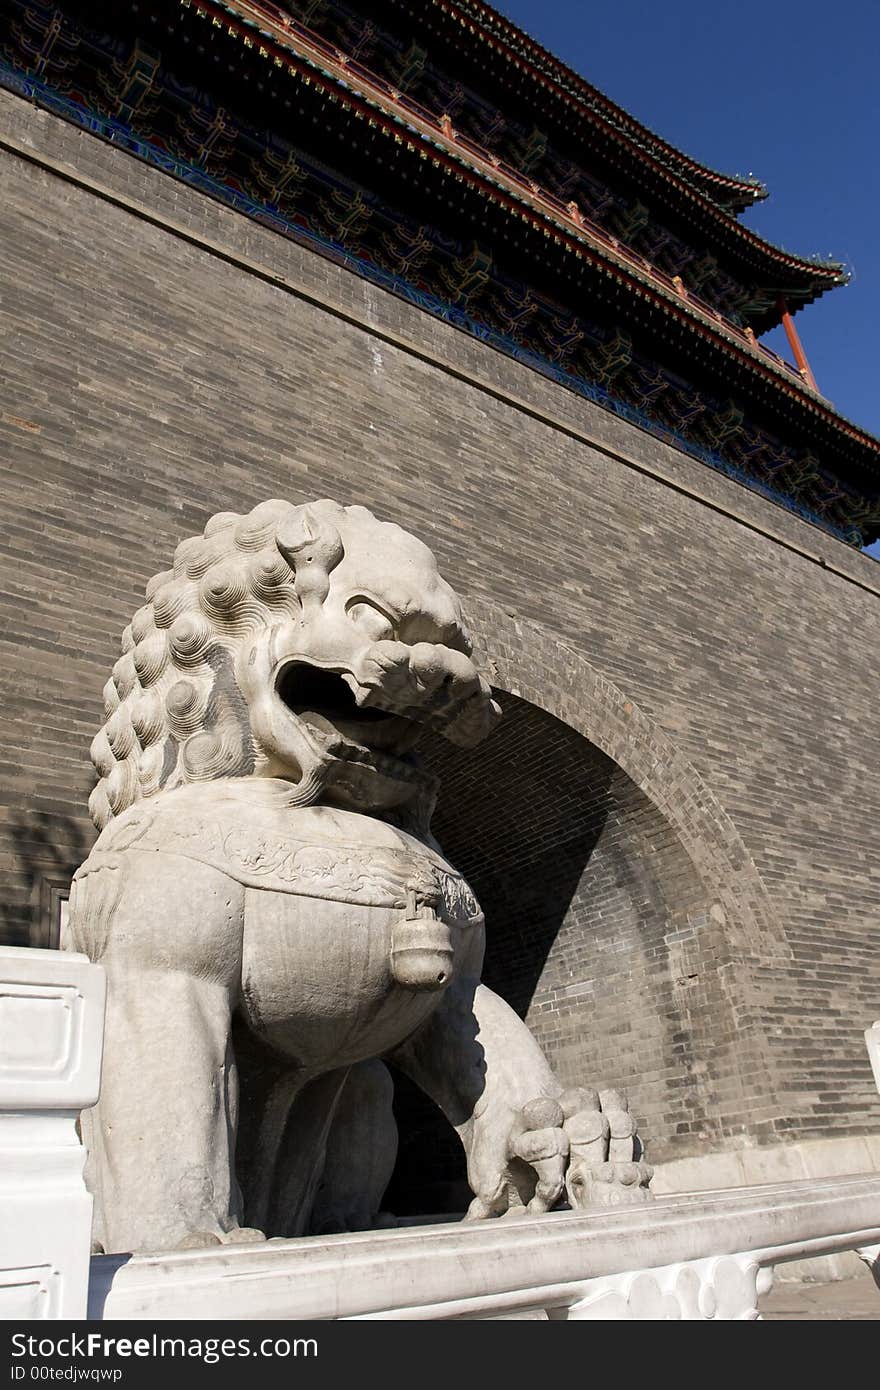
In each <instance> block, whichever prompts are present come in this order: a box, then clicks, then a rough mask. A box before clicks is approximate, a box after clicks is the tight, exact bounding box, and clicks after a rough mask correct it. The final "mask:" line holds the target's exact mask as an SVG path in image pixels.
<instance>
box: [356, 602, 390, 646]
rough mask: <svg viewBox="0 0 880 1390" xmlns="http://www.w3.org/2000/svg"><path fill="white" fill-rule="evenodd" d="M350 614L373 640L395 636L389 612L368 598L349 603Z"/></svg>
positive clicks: (358, 626) (386, 639) (360, 629)
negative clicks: (385, 611)
mask: <svg viewBox="0 0 880 1390" xmlns="http://www.w3.org/2000/svg"><path fill="white" fill-rule="evenodd" d="M348 616H349V617H350V618H351V620H352V622H353V623H354V624H355V626H356V627H357V628H358V630H359V631H360V632H362V633H363V634H364V636H365V637H367V638H368V639H369V640H370V641H371V642H387V641H389V640H391V639H393V637H394V624H393V622H392V621H391V619H390V618H389V617H388V614H387V613H383V612H382V610H381V609H380V608H377V607H376V605H375V604H373V603H370V602H368V600H367V599H363V598H358V599H354V600H353V602H352V603H350V604H349V605H348Z"/></svg>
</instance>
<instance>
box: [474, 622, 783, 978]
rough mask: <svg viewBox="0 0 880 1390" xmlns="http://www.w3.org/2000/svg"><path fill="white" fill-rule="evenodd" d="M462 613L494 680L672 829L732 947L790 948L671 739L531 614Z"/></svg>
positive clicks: (730, 830) (752, 952)
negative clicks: (579, 740)
mask: <svg viewBox="0 0 880 1390" xmlns="http://www.w3.org/2000/svg"><path fill="white" fill-rule="evenodd" d="M467 611H468V619H469V624H470V629H471V633H472V636H473V638H474V645H475V648H476V652H477V655H478V659H480V660H481V661H482V669H483V671H484V673H485V674H486V676H487V677H488V679H489V680H490V681H491V683H492V684H493V685H494V686H496V687H499V688H501V689H502V690H507V691H510V692H511V693H512V694H513V695H516V696H519V697H520V698H521V699H524V700H527V701H529V702H530V703H531V704H533V705H537V706H538V707H539V708H540V709H543V710H545V711H546V712H547V713H549V714H552V715H554V716H555V717H556V718H557V719H559V720H561V721H562V722H563V723H564V724H567V725H569V726H570V727H571V728H573V729H575V730H576V731H577V732H578V733H579V734H581V735H582V736H583V737H584V738H586V739H587V740H588V741H589V742H590V743H591V744H593V745H595V747H597V748H598V749H600V750H601V752H603V753H605V754H606V755H607V756H608V757H609V758H611V759H612V760H613V762H614V763H616V764H617V766H618V767H619V768H620V769H621V770H622V771H623V772H624V773H625V774H626V776H627V777H629V778H630V780H631V781H632V782H633V783H634V784H635V785H636V787H638V788H639V790H640V791H642V792H643V793H644V794H645V796H646V797H647V798H648V799H649V801H651V802H652V803H653V805H654V806H656V808H657V810H658V811H659V812H660V814H661V815H662V816H663V817H664V818H665V819H666V820H667V822H668V823H669V825H670V826H671V827H672V828H673V830H674V831H675V833H676V835H677V837H678V839H679V841H680V843H681V845H682V847H683V848H684V850H685V851H686V853H687V855H688V856H689V858H690V860H691V862H692V863H693V865H694V868H695V870H696V872H697V874H698V875H699V877H700V879H701V881H702V882H703V884H704V886H705V888H706V890H707V892H708V893H709V894H711V895H712V897H713V899H714V903H715V905H714V909H713V912H714V915H715V916H716V918H718V920H719V921H720V923H721V924H722V925H723V929H724V935H725V939H726V941H727V944H728V946H729V948H730V950H731V952H732V954H733V955H734V956H743V955H745V956H753V957H760V959H761V961H762V962H763V963H764V964H768V963H770V962H771V961H773V960H779V959H789V958H790V955H791V949H790V947H789V945H788V943H787V941H786V938H785V934H784V932H783V930H782V926H781V924H780V923H779V921H778V918H777V917H776V914H775V913H774V912H773V910H772V906H771V904H770V900H769V897H768V894H767V890H766V888H765V887H764V884H763V881H762V879H761V877H760V875H759V873H758V870H757V868H756V866H755V864H754V861H753V860H752V858H751V855H750V854H749V852H748V850H747V849H746V846H745V844H744V843H743V841H742V838H741V836H740V834H739V832H738V830H737V829H736V827H735V825H734V824H733V822H732V820H731V819H730V817H729V816H728V814H727V812H726V811H725V810H724V808H723V807H722V806H721V804H720V802H719V801H718V799H717V797H716V796H715V795H714V793H713V792H712V791H711V790H710V789H709V787H708V786H707V785H706V783H705V781H704V780H703V778H702V777H701V775H700V773H699V772H698V771H697V769H696V768H695V767H694V765H693V764H692V763H691V762H690V761H689V759H688V758H686V757H685V755H684V754H683V753H682V752H681V750H680V749H678V748H677V747H676V746H675V743H674V742H673V740H672V739H671V738H670V737H669V736H668V735H667V734H665V733H664V732H663V730H662V729H660V728H659V727H658V725H657V724H656V723H655V721H653V720H652V719H651V718H650V717H649V716H648V715H647V714H646V713H644V711H642V710H640V709H639V707H638V706H637V705H636V704H635V702H634V701H633V700H631V699H629V698H628V697H627V695H626V694H625V693H624V692H623V691H622V690H621V689H620V688H619V687H618V686H617V685H615V684H614V683H613V682H612V681H610V680H608V679H607V678H606V677H605V676H603V675H601V674H600V673H599V672H598V671H597V670H596V669H595V667H594V666H592V665H591V663H590V662H589V660H588V659H587V657H586V656H585V655H584V654H583V653H582V652H580V651H578V650H577V648H576V647H574V646H573V645H572V644H571V643H569V642H562V641H560V640H559V639H558V638H556V637H553V636H552V635H550V634H548V633H546V632H545V631H544V630H543V629H541V628H540V627H539V626H538V625H537V624H536V623H533V622H530V621H528V620H526V619H521V618H517V617H514V616H513V615H512V614H510V613H509V612H507V611H505V610H504V609H502V608H501V607H500V606H498V605H497V604H494V603H491V602H487V601H485V600H472V601H471V602H470V603H469V604H468V610H467Z"/></svg>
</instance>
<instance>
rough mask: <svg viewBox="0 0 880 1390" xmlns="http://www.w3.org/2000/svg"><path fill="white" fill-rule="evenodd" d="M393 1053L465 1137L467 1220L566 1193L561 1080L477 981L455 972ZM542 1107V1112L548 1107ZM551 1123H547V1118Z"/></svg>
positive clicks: (539, 1207)
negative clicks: (418, 1024) (431, 1010)
mask: <svg viewBox="0 0 880 1390" xmlns="http://www.w3.org/2000/svg"><path fill="white" fill-rule="evenodd" d="M390 1060H391V1061H393V1062H394V1064H395V1065H396V1066H398V1067H400V1068H401V1070H402V1071H405V1072H406V1073H407V1075H409V1076H410V1077H411V1078H412V1080H413V1081H415V1083H416V1085H418V1086H420V1087H421V1088H422V1090H424V1091H425V1092H426V1094H427V1095H429V1096H430V1097H431V1098H432V1100H434V1101H435V1102H436V1104H437V1105H439V1106H440V1108H441V1110H442V1111H443V1113H444V1114H445V1115H446V1117H447V1119H448V1120H449V1121H450V1123H451V1124H452V1125H453V1126H454V1127H455V1129H456V1131H457V1132H458V1135H459V1137H460V1139H461V1141H462V1144H463V1145H464V1149H465V1153H466V1155H467V1164H468V1182H469V1184H470V1188H471V1191H472V1192H473V1194H474V1199H473V1201H472V1203H471V1206H470V1209H469V1211H468V1216H469V1217H471V1218H480V1217H487V1216H499V1215H502V1214H504V1213H506V1212H514V1211H516V1210H522V1209H523V1208H524V1207H525V1206H526V1204H528V1208H529V1210H531V1211H547V1210H549V1208H550V1207H551V1206H552V1205H553V1204H554V1203H555V1202H556V1201H557V1200H558V1198H559V1197H560V1196H561V1195H562V1193H563V1188H564V1180H565V1169H566V1159H567V1153H568V1146H567V1139H566V1136H565V1134H564V1132H563V1130H562V1129H561V1121H562V1114H561V1111H560V1112H559V1116H558V1119H557V1114H556V1112H557V1110H558V1109H559V1107H558V1105H557V1104H556V1100H555V1098H556V1097H557V1096H558V1095H559V1092H560V1089H561V1088H560V1086H559V1083H558V1082H557V1080H556V1078H555V1077H554V1075H553V1073H552V1071H551V1070H550V1066H549V1064H548V1062H547V1059H546V1058H545V1057H544V1054H543V1052H542V1051H541V1049H540V1047H539V1046H538V1044H537V1042H536V1041H535V1039H534V1038H533V1037H532V1035H531V1033H530V1032H529V1030H528V1028H527V1027H526V1025H525V1024H524V1023H523V1021H522V1019H521V1018H519V1016H518V1015H517V1014H515V1013H514V1011H513V1009H511V1008H510V1006H509V1005H508V1004H505V1002H504V1000H503V999H500V998H499V997H498V995H497V994H493V992H492V991H491V990H490V989H487V988H486V986H485V985H482V984H480V983H479V982H478V981H477V980H475V979H473V978H471V979H467V978H464V979H458V980H456V981H454V982H453V984H452V985H451V986H450V988H449V989H448V990H447V992H446V994H445V996H444V998H443V1001H442V1003H441V1004H440V1006H439V1008H438V1009H437V1011H436V1012H435V1013H434V1014H433V1015H432V1016H431V1018H430V1019H429V1020H428V1022H427V1023H426V1024H425V1025H424V1026H423V1027H422V1028H421V1029H420V1030H419V1031H418V1033H416V1035H415V1036H414V1037H413V1038H411V1039H410V1040H409V1041H408V1042H407V1043H406V1044H405V1045H404V1046H403V1047H402V1048H400V1049H399V1050H398V1051H396V1052H394V1053H393V1054H392V1055H391V1057H390ZM545 1111H546V1114H545ZM548 1121H549V1123H548Z"/></svg>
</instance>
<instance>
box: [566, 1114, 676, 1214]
mask: <svg viewBox="0 0 880 1390" xmlns="http://www.w3.org/2000/svg"><path fill="white" fill-rule="evenodd" d="M560 1106H561V1109H562V1111H563V1114H564V1117H565V1118H564V1121H563V1129H564V1131H565V1133H566V1135H567V1137H568V1141H569V1152H570V1157H569V1162H568V1167H567V1170H566V1175H565V1190H566V1194H567V1196H568V1200H569V1202H570V1204H571V1206H572V1207H576V1208H578V1209H581V1210H582V1209H584V1208H588V1207H597V1206H602V1207H612V1206H628V1205H631V1204H633V1203H635V1202H644V1201H648V1200H649V1199H650V1198H651V1196H652V1193H651V1192H650V1190H649V1184H650V1182H651V1178H652V1177H653V1175H654V1170H653V1168H652V1167H651V1165H650V1164H649V1163H646V1162H645V1160H644V1157H643V1153H644V1150H643V1147H642V1142H641V1140H640V1139H639V1136H638V1134H637V1133H636V1123H635V1120H634V1119H633V1117H632V1115H631V1114H630V1113H629V1103H628V1101H627V1098H626V1096H625V1095H624V1093H623V1092H622V1091H615V1090H608V1091H598V1092H597V1091H592V1090H583V1089H580V1088H578V1089H575V1090H571V1091H566V1092H565V1093H564V1094H563V1095H562V1096H560Z"/></svg>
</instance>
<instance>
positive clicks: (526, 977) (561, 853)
mask: <svg viewBox="0 0 880 1390" xmlns="http://www.w3.org/2000/svg"><path fill="white" fill-rule="evenodd" d="M496 694H497V698H498V699H499V701H500V703H501V705H502V707H503V710H504V718H503V720H502V721H501V723H500V725H499V727H498V729H497V731H496V732H495V733H493V735H492V737H491V738H490V739H489V740H487V742H486V743H485V744H484V745H483V746H482V747H481V748H478V749H477V750H475V751H473V752H467V753H465V752H462V751H461V750H459V749H456V748H454V747H453V746H452V745H450V744H448V743H445V742H444V741H443V740H441V739H439V738H431V739H429V740H425V743H424V745H423V752H424V756H425V759H426V761H427V762H428V764H429V766H430V767H431V769H432V771H434V772H435V773H436V774H437V775H438V777H439V778H440V781H441V790H440V796H439V800H438V805H437V811H436V814H435V817H434V822H433V829H434V833H435V835H436V837H437V839H438V841H439V842H440V844H441V845H442V847H443V850H444V853H445V854H446V856H447V857H448V858H449V859H450V860H451V862H452V863H453V864H455V865H456V867H457V868H459V869H460V870H461V871H462V872H463V873H464V874H465V875H466V877H467V878H468V881H469V882H470V884H471V887H472V888H473V889H474V891H475V893H476V895H477V897H478V899H479V900H480V903H481V905H482V908H483V911H484V912H485V915H486V927H487V931H486V935H487V945H486V962H485V967H484V971H483V979H484V981H485V982H486V984H488V985H489V986H490V988H492V989H494V990H495V991H496V992H497V993H498V994H500V995H501V996H502V997H503V998H504V999H506V1000H507V1002H508V1003H509V1004H510V1005H511V1006H512V1007H513V1008H514V1009H515V1010H516V1011H517V1012H518V1013H519V1014H520V1016H521V1017H523V1018H525V1019H526V1020H527V1022H528V1024H529V1027H530V1028H531V1030H532V1032H533V1033H534V1034H535V1036H536V1037H537V1038H538V1041H539V1042H540V1043H541V1045H542V1047H543V1048H544V1051H545V1053H546V1054H547V1056H548V1059H549V1061H550V1063H551V1065H552V1066H553V1068H554V1070H555V1071H556V1073H557V1075H558V1076H559V1078H560V1081H561V1082H562V1083H563V1084H564V1085H585V1084H598V1085H602V1086H606V1085H607V1086H622V1087H624V1088H625V1089H627V1090H628V1091H629V1093H630V1097H631V1102H632V1107H633V1109H634V1111H635V1112H636V1113H637V1115H638V1117H639V1123H640V1128H641V1130H642V1133H643V1136H644V1137H645V1138H646V1139H648V1140H653V1141H654V1144H655V1157H659V1156H660V1152H659V1151H660V1150H662V1149H663V1148H664V1146H668V1144H669V1142H670V1140H671V1139H672V1138H673V1137H674V1136H675V1134H676V1133H677V1132H678V1133H685V1132H687V1133H690V1132H691V1130H692V1128H693V1126H694V1124H695V1121H697V1122H698V1121H699V1119H700V1116H701V1115H702V1114H703V1113H704V1112H703V1107H702V1104H701V1097H700V1096H699V1095H698V1094H697V1092H698V1090H699V1086H698V1070H699V1069H698V1068H693V1067H691V1066H690V1063H689V1059H688V1052H689V1046H690V1042H691V1022H690V1019H689V1017H687V1015H688V1006H687V999H686V994H687V989H686V986H685V987H684V988H683V986H682V982H681V980H680V979H679V975H678V973H677V972H679V971H680V970H682V969H685V970H686V965H685V966H683V965H682V964H681V961H682V959H683V957H681V953H680V951H679V949H678V943H679V942H682V941H687V940H693V939H694V938H695V935H696V933H697V931H698V930H704V931H705V930H708V929H709V927H710V924H709V919H708V906H709V904H708V901H707V898H706V892H705V889H704V887H703V885H702V884H701V882H700V880H699V878H698V875H697V874H696V872H695V870H694V868H693V865H692V864H691V861H690V859H689V858H688V856H687V854H686V852H685V851H684V849H683V847H682V845H681V843H680V841H679V839H678V837H677V835H676V834H675V832H674V830H673V829H672V827H671V826H670V825H669V823H668V821H667V820H666V819H665V818H664V817H663V816H662V815H661V813H660V812H659V811H658V809H657V808H656V806H654V804H653V803H652V802H651V801H650V800H649V799H648V798H647V797H646V796H645V795H644V794H643V793H642V792H641V791H640V790H639V788H638V787H636V785H635V783H634V782H632V781H631V779H630V778H629V777H627V776H626V775H625V774H624V773H623V772H622V771H621V769H620V768H619V767H618V766H617V764H616V763H615V762H614V761H613V759H611V758H610V757H608V756H607V755H606V754H605V753H603V752H602V751H601V750H600V749H598V748H597V747H596V746H595V745H594V744H592V743H590V742H589V740H588V739H586V738H584V737H583V736H582V735H581V734H579V733H578V732H577V731H576V730H575V729H572V728H571V727H570V726H569V725H567V724H565V723H563V722H562V721H561V720H559V719H557V718H556V717H555V716H553V715H551V714H548V713H547V712H546V711H545V710H542V709H540V708H539V707H538V706H536V705H533V704H530V703H529V702H528V701H526V700H523V699H520V698H519V697H517V696H515V695H512V694H509V693H506V692H496ZM680 996H685V997H680ZM670 1057H673V1059H674V1061H673V1063H672V1066H671V1069H670V1065H669V1060H668V1059H669V1058H670ZM663 1059H666V1062H665V1063H664V1060H663ZM664 1066H665V1067H666V1070H667V1072H670V1071H671V1073H672V1074H670V1075H661V1069H662V1068H663V1067H664ZM395 1083H396V1084H395V1111H396V1113H397V1116H398V1123H399V1128H400V1153H399V1158H398V1163H397V1168H396V1170H395V1174H394V1178H393V1179H392V1183H391V1186H390V1188H389V1191H388V1194H387V1199H386V1205H387V1206H388V1207H389V1208H390V1209H391V1210H392V1211H397V1212H399V1213H414V1212H424V1211H426V1210H431V1211H437V1212H441V1211H444V1210H461V1209H462V1207H463V1205H465V1204H466V1201H467V1187H466V1183H465V1180H464V1179H465V1173H464V1162H463V1157H462V1154H461V1148H460V1145H459V1143H458V1139H457V1137H456V1135H455V1133H454V1131H453V1130H452V1129H451V1127H450V1126H449V1125H448V1124H447V1122H446V1121H445V1120H444V1118H443V1116H442V1115H441V1114H440V1112H439V1111H438V1110H437V1109H436V1107H435V1106H434V1105H433V1104H432V1103H431V1102H430V1101H429V1100H427V1099H425V1098H424V1097H422V1096H421V1095H420V1094H419V1092H418V1091H417V1090H416V1089H415V1087H413V1086H412V1085H411V1084H410V1083H409V1082H407V1081H406V1079H405V1078H401V1077H396V1078H395ZM684 1125H686V1126H687V1131H685V1130H684V1129H681V1130H677V1126H684ZM658 1146H659V1149H658Z"/></svg>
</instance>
